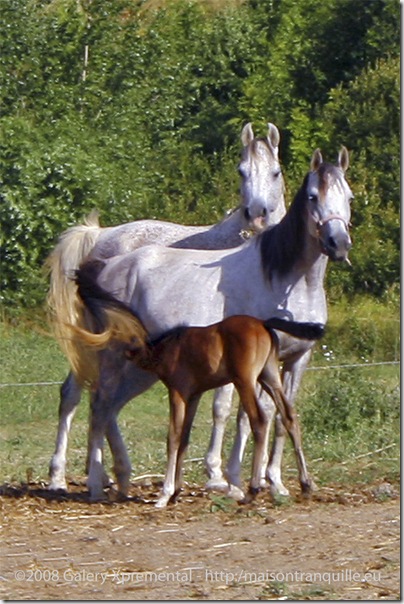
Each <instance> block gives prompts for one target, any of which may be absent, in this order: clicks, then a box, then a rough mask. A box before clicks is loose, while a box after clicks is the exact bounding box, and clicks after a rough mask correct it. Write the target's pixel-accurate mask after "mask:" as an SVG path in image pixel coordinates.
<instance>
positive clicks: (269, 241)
mask: <svg viewBox="0 0 404 604" xmlns="http://www.w3.org/2000/svg"><path fill="white" fill-rule="evenodd" d="M308 177H309V175H308V174H306V177H305V179H304V181H303V184H302V186H301V187H300V189H299V191H298V192H297V194H296V196H295V198H294V200H293V202H292V204H291V206H290V208H289V210H288V212H287V214H286V215H285V216H284V217H283V218H282V220H281V221H280V222H279V223H278V224H276V225H275V226H273V227H272V228H269V229H267V230H265V231H264V232H263V233H262V234H261V235H259V236H258V237H257V245H259V246H260V250H261V263H262V268H263V271H264V273H265V275H266V276H267V277H268V279H271V277H272V276H273V274H274V272H275V271H276V272H278V274H279V275H285V274H286V273H288V272H289V271H290V270H291V269H292V267H293V265H294V264H295V262H296V260H297V258H298V257H299V256H300V254H301V252H302V249H303V242H304V239H303V236H302V235H303V233H304V206H305V203H306V188H307V180H308Z"/></svg>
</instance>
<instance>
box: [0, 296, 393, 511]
mask: <svg viewBox="0 0 404 604" xmlns="http://www.w3.org/2000/svg"><path fill="white" fill-rule="evenodd" d="M346 317H348V319H347V318H346ZM353 326H354V327H355V328H354V329H353ZM380 334H382V336H381V335H380ZM0 342H1V344H0V346H1V349H0V353H1V364H0V384H20V385H19V386H14V385H10V386H6V387H1V386H0V398H1V407H0V409H1V428H0V483H3V482H14V481H17V482H21V481H25V480H27V476H29V477H30V478H31V479H33V480H35V481H41V480H42V481H46V480H47V475H48V464H49V460H50V457H51V455H52V453H53V447H54V440H55V436H56V426H57V412H58V405H59V387H60V386H59V385H58V384H57V383H56V384H52V385H42V386H40V385H35V386H34V385H28V386H23V385H21V384H27V383H37V382H60V381H62V380H63V379H64V377H65V376H66V375H67V371H68V366H67V363H66V361H65V359H64V357H63V355H62V353H61V352H60V351H59V349H58V346H57V344H56V343H55V342H54V341H53V340H52V339H51V338H49V337H47V336H46V335H44V330H43V329H41V327H38V324H37V323H35V324H24V323H23V322H21V323H20V324H18V325H10V324H8V323H6V322H3V323H0ZM352 342H354V344H352ZM361 350H362V351H364V352H365V354H360V351H361ZM399 350H400V347H399V329H398V322H397V312H396V310H395V308H390V307H389V306H387V305H384V306H382V305H379V304H376V303H373V302H371V301H364V302H362V303H361V304H356V305H353V306H352V308H351V310H350V312H348V308H347V305H346V303H341V304H340V305H339V306H338V307H334V308H333V309H331V313H330V322H329V329H328V333H327V336H326V338H325V339H324V340H323V341H322V342H321V343H319V344H318V345H317V348H316V352H315V354H314V355H313V359H312V362H311V365H310V367H311V368H313V369H312V370H310V371H307V372H306V374H305V376H304V379H303V383H302V385H301V388H300V392H299V397H298V403H297V405H298V410H299V414H300V418H301V422H302V426H303V442H304V446H305V452H306V457H307V461H308V464H309V467H310V471H311V472H312V473H313V475H314V479H315V480H316V482H317V483H318V484H319V485H327V484H330V483H333V484H335V483H340V484H345V483H358V484H360V483H361V484H369V483H373V482H376V481H382V480H391V481H397V480H398V476H399V468H400V466H399V431H400V421H399V411H400V391H399V365H380V366H366V363H370V362H373V363H374V362H381V361H385V360H389V361H398V360H399ZM350 363H353V364H356V363H360V364H362V366H361V367H354V368H329V369H326V370H324V369H317V370H315V368H316V367H324V366H327V367H334V366H338V365H344V364H350ZM211 401H212V396H211V394H210V393H207V394H206V395H205V396H204V397H203V399H202V401H201V404H200V407H199V410H198V413H197V416H196V419H195V424H194V428H193V432H192V436H191V443H190V447H189V451H188V455H187V458H188V460H190V459H193V460H194V461H192V462H190V461H188V462H187V463H186V466H185V479H186V480H188V481H189V482H191V483H194V482H195V483H198V484H201V485H202V484H203V483H204V480H205V475H204V469H203V462H202V461H201V460H200V458H203V456H204V455H205V453H206V449H207V445H208V442H209V438H210V431H211V423H212V422H211ZM236 411H237V406H236V404H234V405H233V411H232V418H231V421H230V422H229V427H228V430H227V434H226V441H225V453H226V454H228V452H229V450H230V448H231V444H232V437H233V434H234V429H235V422H234V419H235V415H236ZM167 422H168V399H167V394H166V390H165V388H164V387H163V386H162V385H161V384H157V385H156V386H154V387H153V388H152V389H150V390H149V391H148V392H146V393H145V394H143V395H142V396H140V397H138V398H137V399H135V400H134V401H132V402H131V403H129V404H128V405H126V407H125V408H124V409H123V411H122V412H121V414H120V416H119V425H120V427H121V430H122V433H123V436H124V439H125V442H126V444H127V447H128V450H129V454H130V457H131V460H132V465H133V475H134V476H139V475H142V474H145V473H151V474H163V473H164V470H165V460H166V429H167ZM87 425H88V396H87V394H86V393H84V394H83V400H82V403H81V404H80V405H79V408H78V411H77V415H76V417H75V419H74V422H73V428H72V432H71V437H70V442H69V453H68V475H69V476H70V477H71V478H76V479H77V478H82V477H83V476H84V464H85V455H86V445H87V442H86V439H87ZM251 449H252V447H251V442H250V443H249V445H248V448H247V454H246V460H245V463H244V470H243V471H244V477H245V478H247V477H248V475H249V470H250V460H251ZM106 465H107V467H110V466H111V458H110V455H109V452H108V451H107V453H106ZM284 476H285V479H286V481H288V480H289V481H291V480H295V478H296V470H295V462H294V459H293V455H292V450H291V447H290V445H289V443H287V447H286V454H285V461H284ZM215 505H217V506H219V507H220V506H221V505H224V504H222V502H221V500H220V501H219V500H218V501H217V502H216V503H215Z"/></svg>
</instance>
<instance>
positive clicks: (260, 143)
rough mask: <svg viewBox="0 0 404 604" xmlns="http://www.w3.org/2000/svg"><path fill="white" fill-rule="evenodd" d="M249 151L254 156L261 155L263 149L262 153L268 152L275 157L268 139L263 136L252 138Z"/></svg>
mask: <svg viewBox="0 0 404 604" xmlns="http://www.w3.org/2000/svg"><path fill="white" fill-rule="evenodd" d="M251 151H252V153H253V155H254V156H255V157H259V156H260V155H261V156H262V151H264V153H266V154H267V153H269V155H270V156H271V157H272V158H273V159H275V157H274V152H273V150H272V149H271V147H270V145H269V143H268V140H267V139H266V138H264V137H257V138H254V140H253V141H252V142H251Z"/></svg>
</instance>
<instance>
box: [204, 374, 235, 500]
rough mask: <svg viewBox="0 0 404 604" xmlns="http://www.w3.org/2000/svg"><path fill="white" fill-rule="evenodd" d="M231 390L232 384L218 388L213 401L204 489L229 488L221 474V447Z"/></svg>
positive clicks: (227, 417)
mask: <svg viewBox="0 0 404 604" xmlns="http://www.w3.org/2000/svg"><path fill="white" fill-rule="evenodd" d="M233 390H234V386H233V384H228V385H227V386H223V387H222V388H218V389H217V390H216V391H215V398H214V400H213V428H212V432H211V436H210V443H209V448H208V452H207V454H206V457H205V468H206V471H207V474H208V477H209V478H208V481H207V483H206V488H207V489H211V490H217V491H227V489H228V487H229V485H228V483H227V480H226V479H225V478H224V476H223V472H222V446H223V437H224V431H225V428H226V423H227V420H228V419H229V415H230V411H231V403H232V396H233Z"/></svg>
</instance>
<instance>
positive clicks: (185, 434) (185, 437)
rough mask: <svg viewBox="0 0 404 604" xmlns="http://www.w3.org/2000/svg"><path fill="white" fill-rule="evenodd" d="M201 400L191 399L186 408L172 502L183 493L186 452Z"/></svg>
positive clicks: (198, 396)
mask: <svg viewBox="0 0 404 604" xmlns="http://www.w3.org/2000/svg"><path fill="white" fill-rule="evenodd" d="M200 399H201V396H200V395H197V396H194V397H191V398H190V399H189V400H188V403H187V405H186V408H185V418H184V425H183V428H182V434H181V442H180V446H179V449H178V455H177V467H176V472H175V491H174V495H173V496H172V497H171V501H175V500H176V498H177V497H178V495H179V493H180V491H181V487H182V471H183V467H184V457H185V453H186V450H187V448H188V443H189V436H190V434H191V428H192V424H193V423H194V418H195V413H196V410H197V408H198V404H199V401H200Z"/></svg>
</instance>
